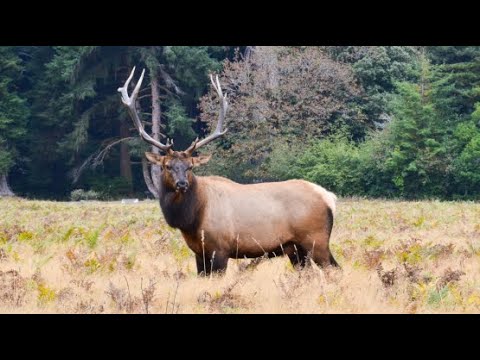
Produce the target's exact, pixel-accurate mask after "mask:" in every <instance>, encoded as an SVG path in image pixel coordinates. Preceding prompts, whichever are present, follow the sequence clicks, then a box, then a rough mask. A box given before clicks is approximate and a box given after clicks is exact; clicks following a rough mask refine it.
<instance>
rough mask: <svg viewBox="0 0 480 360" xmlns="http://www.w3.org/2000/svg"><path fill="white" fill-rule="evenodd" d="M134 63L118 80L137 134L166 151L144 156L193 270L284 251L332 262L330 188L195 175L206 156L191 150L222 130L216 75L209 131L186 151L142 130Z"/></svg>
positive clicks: (296, 261)
mask: <svg viewBox="0 0 480 360" xmlns="http://www.w3.org/2000/svg"><path fill="white" fill-rule="evenodd" d="M134 71H135V68H134V69H133V70H132V73H131V74H130V76H129V78H128V79H127V81H126V82H125V85H124V86H123V87H122V88H119V89H118V91H119V92H121V95H122V101H123V103H124V104H125V105H126V106H127V107H128V110H129V113H130V115H131V117H132V119H133V121H134V124H135V126H136V128H137V129H138V130H139V132H140V136H141V137H142V138H143V139H144V140H145V141H147V142H148V143H150V144H152V145H154V146H156V147H157V148H159V149H161V150H162V151H163V152H164V153H165V155H159V154H154V153H150V152H147V153H145V155H146V157H147V159H148V160H149V161H150V162H152V163H154V164H157V165H159V166H160V167H161V169H162V171H161V179H160V189H159V190H160V191H159V194H160V207H161V209H162V212H163V215H164V217H165V220H166V221H167V223H168V224H169V225H170V226H172V227H174V228H178V229H179V230H180V231H181V232H182V235H183V237H184V239H185V241H186V243H187V245H188V246H189V248H190V249H191V250H192V251H193V252H194V253H195V257H196V263H197V270H198V273H199V274H204V275H208V274H210V272H211V271H217V272H223V271H225V270H226V268H227V263H228V259H229V258H243V257H247V258H254V257H261V256H265V255H267V256H268V257H272V256H281V255H287V256H288V257H289V259H290V261H291V262H292V264H293V265H294V266H296V265H299V266H304V265H305V264H306V260H307V259H308V257H311V258H312V260H313V261H315V263H317V264H318V265H320V266H328V265H333V266H338V264H337V262H336V261H335V259H334V258H333V256H332V254H331V252H330V249H329V240H330V233H331V231H332V226H333V219H334V213H335V201H336V196H335V195H334V194H333V193H331V192H329V191H327V190H325V189H324V188H322V187H320V186H318V185H315V184H313V183H310V182H307V181H303V180H289V181H283V182H275V183H260V184H250V185H242V184H238V183H235V182H233V181H231V180H228V179H226V178H223V177H218V176H202V177H201V176H195V175H194V174H193V172H192V169H193V168H194V167H195V166H199V165H201V164H205V163H206V162H208V160H209V159H210V156H193V153H194V151H195V150H197V149H198V148H200V147H201V146H203V145H205V144H207V143H209V142H211V141H212V140H214V139H216V138H218V137H220V136H222V135H223V134H225V133H226V130H222V129H223V121H224V118H225V114H226V111H227V107H228V103H227V96H226V94H225V95H224V94H223V92H222V89H221V86H220V83H219V81H218V77H217V79H216V82H215V81H214V80H213V78H212V77H211V80H212V85H213V87H214V88H215V90H216V91H217V93H218V96H219V97H220V104H221V106H220V115H219V119H218V123H217V126H216V129H215V131H214V132H213V133H212V134H211V135H209V136H208V137H207V138H205V139H203V140H201V141H198V139H197V140H195V141H194V142H193V143H192V145H191V146H190V147H189V148H188V149H186V150H185V151H173V150H172V145H173V144H172V143H168V142H167V144H163V143H161V142H159V141H157V140H155V139H153V138H152V137H150V136H149V135H148V133H146V132H145V130H144V128H143V125H142V123H141V121H140V118H139V116H138V113H137V111H136V106H135V102H136V98H137V96H138V92H139V89H140V86H141V83H142V80H143V76H144V73H145V70H144V71H143V72H142V75H141V77H140V80H139V81H138V83H137V85H136V87H135V89H134V91H133V93H132V95H131V96H129V95H128V92H127V89H128V84H129V82H130V80H131V79H132V77H133V74H134Z"/></svg>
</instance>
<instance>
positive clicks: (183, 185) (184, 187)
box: [177, 180, 188, 191]
mask: <svg viewBox="0 0 480 360" xmlns="http://www.w3.org/2000/svg"><path fill="white" fill-rule="evenodd" d="M177 189H179V190H183V191H186V190H187V189H188V181H185V180H180V181H177Z"/></svg>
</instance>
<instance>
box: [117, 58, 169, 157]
mask: <svg viewBox="0 0 480 360" xmlns="http://www.w3.org/2000/svg"><path fill="white" fill-rule="evenodd" d="M134 72H135V66H134V67H133V69H132V72H131V73H130V76H129V77H128V79H127V81H125V84H124V85H123V87H120V88H118V92H120V93H121V96H122V102H123V103H124V104H125V105H126V106H127V108H128V112H129V113H130V116H131V117H132V120H133V123H134V124H135V127H136V128H137V130H138V132H139V133H140V136H141V137H142V139H143V140H145V141H146V142H148V143H149V144H151V145H153V146H155V147H157V148H159V149H160V150H163V151H165V152H170V151H171V149H170V148H171V147H172V145H173V142H171V143H168V141H167V145H164V144H162V143H161V142H160V141H157V140H155V139H154V138H152V137H151V136H150V135H148V133H147V132H146V131H145V129H144V128H143V125H142V122H141V121H140V117H139V116H138V113H137V108H136V106H135V103H136V100H137V96H138V92H139V90H140V86H141V85H142V81H143V75H145V69H143V71H142V75H141V76H140V79H139V80H138V83H137V86H135V89H134V90H133V92H132V96H128V84H130V80H132V78H133V74H134Z"/></svg>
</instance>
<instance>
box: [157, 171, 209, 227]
mask: <svg viewBox="0 0 480 360" xmlns="http://www.w3.org/2000/svg"><path fill="white" fill-rule="evenodd" d="M160 207H161V208H162V212H163V216H164V217H165V220H166V221H167V224H168V225H170V226H171V227H174V228H177V229H180V230H181V231H182V232H186V233H187V234H192V235H193V234H195V233H196V232H197V229H198V227H199V226H200V223H201V220H202V214H203V208H204V201H203V198H202V196H201V192H200V189H199V188H198V181H197V179H196V177H195V175H193V176H192V182H191V184H190V187H189V189H188V191H187V192H186V193H182V192H176V191H175V189H172V188H170V187H168V186H166V185H165V183H164V182H163V178H162V181H161V184H160Z"/></svg>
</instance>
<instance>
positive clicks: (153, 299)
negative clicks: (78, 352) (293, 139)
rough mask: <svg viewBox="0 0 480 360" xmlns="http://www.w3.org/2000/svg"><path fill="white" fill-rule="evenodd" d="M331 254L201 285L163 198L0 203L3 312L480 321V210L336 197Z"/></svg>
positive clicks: (233, 270) (260, 266)
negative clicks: (327, 261) (459, 317)
mask: <svg viewBox="0 0 480 360" xmlns="http://www.w3.org/2000/svg"><path fill="white" fill-rule="evenodd" d="M331 249H332V253H333V255H334V257H335V258H336V260H337V261H338V263H339V264H340V265H341V269H333V268H327V269H321V268H319V267H317V266H316V265H312V266H310V267H308V268H306V269H303V270H301V271H297V270H296V269H294V268H293V267H292V265H291V264H290V263H289V261H288V258H286V257H277V258H273V259H263V258H260V259H257V260H251V259H231V260H230V261H229V266H228V270H227V272H226V274H225V275H224V276H210V277H207V278H199V277H198V276H197V273H196V266H195V260H194V255H193V253H192V252H191V251H190V249H189V248H188V247H187V246H186V244H185V242H184V240H183V238H182V236H181V234H180V232H179V231H177V230H175V229H172V228H170V227H169V226H168V225H167V224H166V223H165V221H164V220H163V217H162V214H161V211H160V207H159V205H158V203H157V202H156V201H141V202H139V203H136V204H122V203H120V202H93V201H92V202H90V201H89V202H49V201H32V200H26V199H20V198H0V313H149V314H154V313H160V314H184V313H233V314H237V313H320V314H321V313H478V312H480V204H479V203H474V202H440V201H421V202H407V201H384V200H365V199H352V198H349V199H340V200H339V202H338V204H337V214H336V218H335V223H334V228H333V232H332V238H331Z"/></svg>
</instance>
